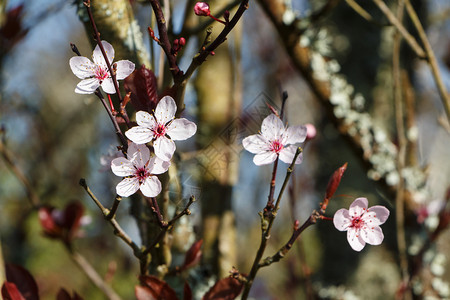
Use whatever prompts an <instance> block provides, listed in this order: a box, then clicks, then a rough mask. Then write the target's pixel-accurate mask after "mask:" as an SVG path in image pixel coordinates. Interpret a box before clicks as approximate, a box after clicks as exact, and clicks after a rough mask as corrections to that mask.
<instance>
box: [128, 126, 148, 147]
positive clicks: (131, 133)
mask: <svg viewBox="0 0 450 300" xmlns="http://www.w3.org/2000/svg"><path fill="white" fill-rule="evenodd" d="M125 136H126V137H127V138H129V139H130V141H132V142H133V143H136V144H145V143H148V142H150V141H151V140H153V137H154V135H153V131H152V130H151V129H150V128H148V127H142V126H134V127H132V128H130V129H128V130H127V131H125Z"/></svg>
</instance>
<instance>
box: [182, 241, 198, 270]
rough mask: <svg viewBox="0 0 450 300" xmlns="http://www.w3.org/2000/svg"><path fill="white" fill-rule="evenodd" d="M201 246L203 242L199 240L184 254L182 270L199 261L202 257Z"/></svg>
mask: <svg viewBox="0 0 450 300" xmlns="http://www.w3.org/2000/svg"><path fill="white" fill-rule="evenodd" d="M202 244H203V240H199V241H197V242H195V243H194V244H192V246H191V248H189V250H188V251H187V252H186V255H185V257H184V263H183V266H182V267H181V268H182V269H187V268H190V267H192V266H194V265H196V264H197V263H198V262H199V261H200V258H201V257H202V250H201V247H202Z"/></svg>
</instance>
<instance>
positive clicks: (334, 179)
mask: <svg viewBox="0 0 450 300" xmlns="http://www.w3.org/2000/svg"><path fill="white" fill-rule="evenodd" d="M346 169H347V163H345V164H344V165H343V166H342V167H340V168H339V169H337V170H336V171H334V173H333V175H332V176H331V178H330V181H329V182H328V185H327V192H326V194H325V199H326V200H330V199H331V197H333V195H334V192H336V190H337V188H338V186H339V183H341V178H342V176H343V175H344V172H345V170H346Z"/></svg>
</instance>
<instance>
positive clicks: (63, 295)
mask: <svg viewBox="0 0 450 300" xmlns="http://www.w3.org/2000/svg"><path fill="white" fill-rule="evenodd" d="M56 300H72V297H71V296H70V294H69V292H68V291H66V289H64V288H61V289H59V292H58V294H57V295H56Z"/></svg>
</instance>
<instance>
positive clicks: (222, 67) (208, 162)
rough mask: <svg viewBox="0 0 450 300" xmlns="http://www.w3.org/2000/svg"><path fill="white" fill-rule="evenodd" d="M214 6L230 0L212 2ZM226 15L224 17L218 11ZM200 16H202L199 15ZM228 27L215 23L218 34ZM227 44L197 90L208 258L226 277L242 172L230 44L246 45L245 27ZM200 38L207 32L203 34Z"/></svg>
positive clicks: (235, 61)
mask: <svg viewBox="0 0 450 300" xmlns="http://www.w3.org/2000/svg"><path fill="white" fill-rule="evenodd" d="M209 4H210V7H211V9H212V11H213V14H214V11H218V10H219V9H221V6H223V5H225V4H226V3H223V2H220V1H210V2H209ZM217 17H221V16H217ZM197 18H198V17H197ZM222 28H223V25H222V24H219V23H217V22H215V24H214V26H213V39H214V38H215V36H216V35H218V34H219V33H220V31H221V29H222ZM233 34H234V35H233V38H230V39H228V42H227V43H224V44H223V45H221V46H220V47H219V48H218V49H217V51H216V52H215V55H214V56H211V57H209V58H208V61H207V62H206V63H205V64H204V65H203V66H202V67H201V68H199V70H198V73H197V76H196V79H195V83H194V84H195V89H196V92H197V96H198V123H199V138H198V142H199V144H200V149H204V150H203V151H202V155H201V157H199V161H200V165H201V174H200V176H201V177H200V180H199V182H200V184H201V205H202V221H203V224H202V230H203V240H204V243H203V246H204V252H203V259H204V261H203V263H204V264H205V265H206V266H211V268H212V271H213V274H215V275H217V276H218V277H219V278H220V277H226V276H227V275H228V272H229V271H230V269H231V267H232V266H233V265H235V262H236V246H235V236H236V231H235V218H234V213H233V211H232V201H231V200H232V188H233V185H234V184H235V183H236V180H237V177H238V167H239V155H238V151H237V149H236V145H235V143H236V141H235V140H234V138H233V137H234V135H233V133H234V132H235V130H236V129H237V128H236V127H235V126H236V124H234V123H233V120H235V119H236V117H237V116H238V113H239V109H240V104H241V87H240V80H239V77H240V70H239V67H238V66H239V53H232V51H231V50H230V47H228V43H230V42H233V43H235V45H234V46H235V47H233V48H234V49H240V29H239V28H235V30H234V32H233ZM199 41H200V43H201V42H203V36H201V37H199Z"/></svg>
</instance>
